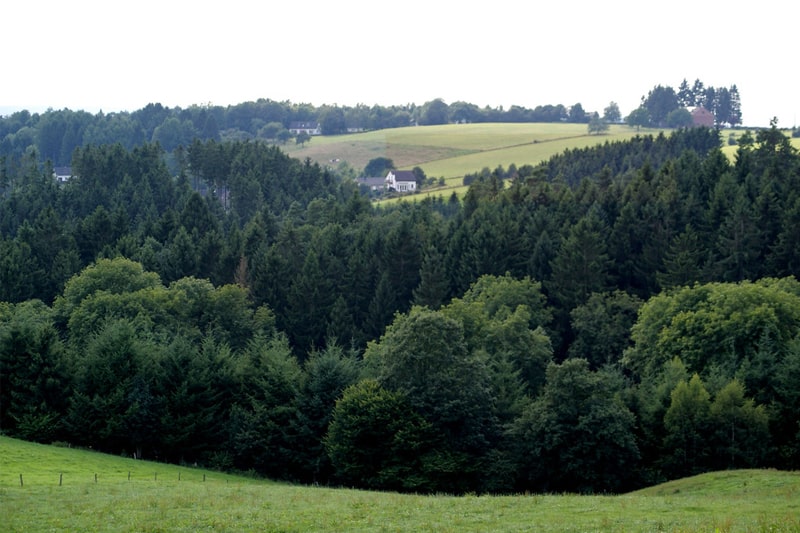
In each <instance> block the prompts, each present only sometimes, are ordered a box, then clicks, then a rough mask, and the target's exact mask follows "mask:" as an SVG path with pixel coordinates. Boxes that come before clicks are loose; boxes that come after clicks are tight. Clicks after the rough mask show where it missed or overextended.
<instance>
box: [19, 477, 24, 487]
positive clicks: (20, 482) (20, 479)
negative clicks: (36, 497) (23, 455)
mask: <svg viewBox="0 0 800 533" xmlns="http://www.w3.org/2000/svg"><path fill="white" fill-rule="evenodd" d="M19 486H20V487H22V486H23V484H22V474H20V475H19Z"/></svg>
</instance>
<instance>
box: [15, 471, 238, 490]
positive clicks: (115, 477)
mask: <svg viewBox="0 0 800 533" xmlns="http://www.w3.org/2000/svg"><path fill="white" fill-rule="evenodd" d="M182 474H183V473H182V472H181V471H178V472H177V473H172V472H171V473H170V475H169V477H167V476H164V475H163V474H162V475H161V477H160V478H159V472H158V471H153V472H152V473H150V474H148V475H143V474H142V473H141V472H133V471H128V472H127V475H126V474H125V473H124V472H114V473H111V474H109V473H103V472H89V473H87V474H86V475H85V476H84V475H81V474H75V473H70V474H68V475H65V474H64V473H63V472H57V473H54V474H53V475H52V477H50V476H45V475H43V474H41V473H37V474H35V475H26V474H24V473H22V474H19V477H12V478H10V479H11V483H10V485H11V486H17V487H22V488H24V487H27V486H43V485H57V486H59V487H61V486H63V485H66V484H72V485H78V484H85V483H87V482H88V483H95V484H99V483H103V482H105V481H153V482H158V481H159V480H160V481H173V482H177V481H185V482H189V483H192V482H195V483H196V482H201V483H205V482H206V481H212V480H213V481H218V480H217V479H214V478H211V477H210V476H207V474H205V473H203V475H202V477H201V476H200V475H194V476H192V475H190V476H183V475H182ZM228 482H229V480H228V479H225V483H228ZM2 486H9V481H8V478H6V479H3V480H2V481H0V487H2Z"/></svg>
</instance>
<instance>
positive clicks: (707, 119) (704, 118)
mask: <svg viewBox="0 0 800 533" xmlns="http://www.w3.org/2000/svg"><path fill="white" fill-rule="evenodd" d="M689 112H690V113H691V114H692V125H694V126H697V127H699V126H705V127H707V128H713V127H714V122H715V120H714V113H712V112H711V111H709V110H708V109H706V108H705V107H703V106H697V107H694V108H689Z"/></svg>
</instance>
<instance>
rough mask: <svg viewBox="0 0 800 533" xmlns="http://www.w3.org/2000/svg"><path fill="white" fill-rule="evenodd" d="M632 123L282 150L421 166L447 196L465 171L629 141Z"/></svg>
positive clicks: (451, 133) (475, 127)
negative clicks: (597, 129)
mask: <svg viewBox="0 0 800 533" xmlns="http://www.w3.org/2000/svg"><path fill="white" fill-rule="evenodd" d="M657 132H658V130H642V131H636V129H634V128H630V127H628V126H621V125H620V126H617V125H615V126H611V128H610V129H609V131H608V132H606V133H604V134H602V135H589V134H588V131H587V126H586V124H559V123H555V124H553V123H523V124H498V123H488V124H448V125H444V126H419V127H410V128H395V129H388V130H378V131H370V132H365V133H356V134H351V135H335V136H319V137H314V138H313V139H312V140H311V141H310V142H309V143H308V144H306V145H305V146H297V145H293V144H287V145H286V146H285V147H284V148H283V149H284V150H285V151H286V152H287V153H288V154H289V155H291V156H293V157H297V158H300V159H305V158H306V157H308V158H310V159H311V160H313V161H317V162H318V163H320V164H321V165H331V166H335V165H336V164H338V163H337V161H346V162H347V163H349V164H350V165H351V166H352V167H353V168H355V169H356V170H359V171H360V170H361V169H362V168H364V166H366V164H367V163H368V162H369V161H370V160H371V159H374V158H376V157H388V158H389V159H391V160H392V161H393V162H394V164H395V166H397V168H399V169H403V170H410V169H411V168H413V167H415V166H418V167H420V168H422V170H424V171H425V174H426V175H427V176H428V177H435V178H440V177H443V178H445V184H446V185H445V187H440V188H434V189H429V190H424V191H423V192H421V193H420V194H418V195H416V196H415V198H424V197H425V196H427V195H430V194H433V195H435V196H438V195H445V196H449V195H450V194H451V193H452V192H453V190H455V191H456V192H457V193H461V192H463V190H465V188H464V187H462V179H463V177H464V175H465V174H471V173H473V172H479V171H480V170H481V169H483V168H484V167H486V168H489V169H491V170H493V169H495V168H497V167H498V166H499V165H502V166H503V167H504V168H508V167H509V165H511V164H512V163H513V164H515V165H517V166H518V167H519V166H522V165H525V164H532V165H535V164H538V163H540V162H542V161H545V160H547V159H548V158H550V157H551V156H552V155H554V154H557V153H560V152H563V151H564V150H566V149H567V148H582V147H585V146H593V145H596V144H601V143H604V142H606V141H609V142H610V141H617V140H624V139H629V138H631V137H633V136H634V135H637V134H646V133H657Z"/></svg>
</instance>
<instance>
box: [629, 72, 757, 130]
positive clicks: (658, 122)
mask: <svg viewBox="0 0 800 533" xmlns="http://www.w3.org/2000/svg"><path fill="white" fill-rule="evenodd" d="M697 107H700V108H703V109H705V110H706V111H708V112H709V113H710V114H711V116H712V117H713V123H714V124H713V125H714V126H715V127H717V128H722V127H731V128H735V127H737V126H740V125H741V124H742V99H741V96H740V95H739V89H738V88H737V87H736V85H735V84H734V85H731V86H730V87H720V88H716V87H713V86H711V85H705V84H704V83H703V82H702V81H700V80H699V79H696V80H695V81H694V83H693V84H692V85H691V86H690V85H689V82H688V81H686V78H684V79H683V81H682V82H681V84H680V86H679V87H678V90H677V91H676V90H675V89H673V88H672V87H670V86H669V85H666V86H665V85H656V86H655V87H653V89H651V90H650V91H648V93H647V96H642V101H641V104H640V105H639V107H638V108H636V109H634V110H633V111H631V113H630V115H628V117H627V119H626V121H627V123H628V124H630V125H632V126H637V127H640V126H645V127H647V126H651V127H659V128H664V127H667V128H682V127H689V126H691V125H692V122H693V118H692V115H691V113H690V112H689V109H693V108H697Z"/></svg>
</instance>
